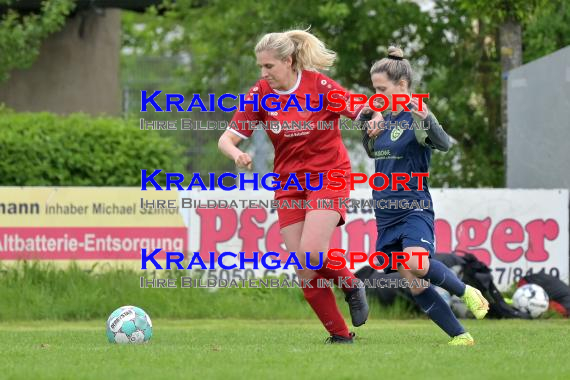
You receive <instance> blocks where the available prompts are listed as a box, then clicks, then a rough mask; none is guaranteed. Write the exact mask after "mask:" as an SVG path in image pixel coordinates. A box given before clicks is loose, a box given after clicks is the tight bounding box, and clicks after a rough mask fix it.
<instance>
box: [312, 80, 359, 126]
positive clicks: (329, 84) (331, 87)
mask: <svg viewBox="0 0 570 380" xmlns="http://www.w3.org/2000/svg"><path fill="white" fill-rule="evenodd" d="M318 81H319V83H317V89H318V91H319V93H322V94H325V97H324V103H325V104H324V107H325V108H326V107H327V106H328V105H329V104H332V105H333V106H334V107H337V106H338V105H339V103H338V102H329V101H328V100H327V94H328V93H329V92H330V91H340V92H341V93H340V94H338V93H335V94H332V95H331V97H332V98H333V99H339V100H340V99H342V100H344V101H345V102H346V107H345V109H343V110H342V111H338V112H335V111H331V112H334V113H338V114H340V115H342V116H346V117H348V118H349V119H352V120H355V119H356V118H357V117H358V114H359V113H360V111H361V110H362V108H364V105H360V104H359V105H357V106H355V107H354V111H351V110H350V94H351V92H350V91H347V90H346V89H345V88H344V87H342V86H341V85H340V84H338V83H337V82H335V81H334V80H332V79H330V78H329V77H327V76H326V75H323V74H320V75H319V78H318Z"/></svg>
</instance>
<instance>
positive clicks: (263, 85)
mask: <svg viewBox="0 0 570 380" xmlns="http://www.w3.org/2000/svg"><path fill="white" fill-rule="evenodd" d="M255 53H256V56H257V64H258V66H259V68H260V70H261V79H260V80H259V81H258V82H257V83H256V84H255V85H254V86H253V87H252V88H251V89H250V90H249V93H248V94H247V99H246V100H252V99H254V94H258V101H259V103H260V104H258V106H259V107H258V109H257V111H255V110H254V106H253V105H252V104H246V106H245V109H244V111H243V112H240V111H238V112H236V113H235V114H234V117H233V119H232V122H237V123H238V124H237V125H238V128H237V129H236V128H234V129H228V130H226V131H225V132H224V134H223V135H222V136H221V137H220V140H219V142H218V147H219V148H220V150H221V151H222V152H223V153H224V154H225V155H226V156H227V157H229V158H231V159H232V160H234V161H235V163H236V165H237V166H238V167H240V168H248V169H251V168H252V159H251V156H250V155H249V154H248V153H245V152H242V151H241V150H240V149H239V148H238V147H237V146H238V145H239V143H240V142H241V141H242V140H244V139H247V138H249V137H250V136H251V134H252V133H253V131H254V129H255V128H254V127H253V123H255V122H263V123H269V124H270V125H271V122H273V124H272V125H273V126H274V128H272V129H266V132H267V134H268V136H269V138H270V140H271V142H272V144H273V146H274V148H275V159H274V172H275V173H277V174H279V178H278V180H280V181H282V184H284V183H285V181H286V179H287V178H288V176H289V173H296V174H297V178H298V179H299V182H300V184H301V186H302V188H303V190H298V189H295V190H284V189H279V190H276V191H275V199H276V200H279V201H285V200H287V201H291V200H308V201H311V204H312V207H313V209H309V208H289V209H287V208H281V207H280V208H278V210H277V212H278V218H279V226H280V229H281V235H282V237H283V240H284V242H285V245H286V247H287V249H288V250H289V251H292V252H300V253H302V254H303V255H304V253H305V252H310V257H311V259H310V260H311V264H313V265H315V264H318V263H319V262H320V258H319V255H320V253H323V256H324V253H325V252H326V251H327V250H328V249H329V242H330V240H331V237H332V234H333V232H334V229H335V228H336V227H337V226H341V225H343V224H344V223H345V218H346V209H345V208H344V207H341V205H340V202H339V200H340V199H341V198H347V197H348V196H349V193H350V189H349V188H348V187H347V189H345V190H340V191H333V190H327V189H326V185H327V183H328V182H327V180H326V173H327V172H328V171H329V170H331V169H342V170H345V171H346V172H347V174H349V173H350V170H351V166H350V160H349V156H348V152H347V150H346V148H345V146H344V144H343V142H342V138H341V131H340V128H339V119H340V116H341V115H344V116H346V117H349V118H351V119H355V118H356V117H357V115H358V112H359V111H360V108H357V109H355V111H354V112H350V111H348V110H346V111H341V112H340V113H335V112H331V111H327V110H326V107H327V105H328V104H329V103H327V93H328V92H329V91H332V90H340V91H341V94H344V95H339V96H343V98H344V99H345V100H347V99H348V95H349V93H348V92H347V91H346V90H345V89H344V88H342V87H341V86H340V85H339V84H338V83H336V82H335V81H333V80H332V79H330V78H329V77H327V76H326V75H323V74H321V73H320V72H319V71H318V70H326V69H328V68H330V67H331V66H332V65H333V63H334V61H335V58H336V54H335V53H334V52H333V51H331V50H329V49H327V48H326V47H325V45H324V44H323V42H322V41H320V40H319V39H318V38H317V37H315V36H314V35H312V34H311V33H309V32H307V31H303V30H291V31H287V32H283V33H269V34H266V35H265V36H263V37H262V38H261V40H260V41H259V42H258V43H257V45H256V47H255ZM267 94H275V96H278V100H275V99H271V101H270V102H268V104H269V105H270V104H271V103H276V102H278V103H280V107H279V110H276V111H266V110H264V109H263V107H262V105H261V100H262V98H263V96H265V95H267ZM293 94H294V95H295V96H296V98H297V100H298V102H299V104H300V105H301V107H302V108H303V109H304V111H301V110H299V109H298V108H296V107H291V108H289V109H288V110H286V111H285V110H284V108H285V105H286V104H287V102H288V101H289V100H290V99H289V98H290V97H291V95H293ZM307 95H309V97H310V103H309V104H310V105H311V108H313V109H315V108H320V111H308V110H305V106H306V101H307ZM319 95H320V97H319ZM319 103H321V104H320V106H321V107H319ZM334 105H337V106H338V104H334ZM240 122H241V123H240ZM294 122H296V123H297V125H299V123H301V122H305V125H308V126H310V128H302V129H298V130H296V129H294V128H285V126H286V125H287V126H289V127H290V126H292V125H295V124H294ZM322 122H327V123H331V122H332V124H333V126H334V128H333V129H325V128H321V129H319V126H320V125H321V126H322ZM282 126H283V127H282ZM305 173H310V180H309V184H306V183H305V181H306V180H305V178H306V177H305ZM319 176H322V178H323V179H322V187H321V190H314V191H311V190H308V189H307V185H311V186H317V185H318V184H319V183H320V181H321V180H320V178H319ZM318 199H327V200H332V201H333V202H334V207H333V208H328V209H318V208H317V207H316V206H317V200H318ZM297 274H298V276H299V277H300V278H301V279H306V280H313V281H311V284H312V286H313V287H312V288H309V287H304V288H303V293H304V296H305V299H306V300H307V301H308V302H309V304H310V305H311V307H312V308H313V310H314V311H315V313H316V314H317V316H318V317H319V319H320V320H321V322H322V323H323V325H324V327H325V328H326V329H327V331H328V332H329V334H330V337H329V338H328V339H327V343H352V341H353V336H354V334H353V333H351V332H349V330H348V327H347V325H346V323H345V322H344V319H343V317H342V314H341V313H340V311H339V309H338V306H337V304H336V300H335V296H334V294H333V292H332V289H330V288H326V287H324V288H318V287H317V286H316V282H317V280H316V279H318V278H325V279H327V280H330V279H333V280H334V281H335V283H336V284H337V285H339V287H341V288H342V290H343V291H344V293H345V295H346V297H345V299H346V301H347V302H348V305H349V308H350V314H351V317H352V324H353V325H354V326H361V325H363V324H364V323H365V322H366V319H367V318H368V303H367V301H366V293H365V289H364V288H363V286H362V284H361V283H360V282H359V280H358V279H357V278H356V277H355V276H354V275H353V274H352V273H351V272H350V271H349V270H348V269H347V268H344V269H341V270H332V269H329V268H326V261H325V262H324V263H323V265H322V267H321V269H318V270H315V271H312V270H309V269H303V270H297ZM340 279H344V280H348V279H349V280H348V281H345V282H343V281H340Z"/></svg>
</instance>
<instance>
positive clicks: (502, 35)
mask: <svg viewBox="0 0 570 380" xmlns="http://www.w3.org/2000/svg"><path fill="white" fill-rule="evenodd" d="M499 45H500V52H501V72H502V76H501V77H502V81H501V82H502V87H501V128H500V129H499V139H500V141H502V143H503V158H504V163H505V165H507V125H508V120H507V88H508V87H507V83H508V76H509V71H511V70H512V69H514V68H516V67H519V66H520V65H522V31H521V24H520V22H518V21H515V20H514V19H508V20H506V21H505V22H503V23H502V24H501V25H500V27H499ZM505 181H506V178H505Z"/></svg>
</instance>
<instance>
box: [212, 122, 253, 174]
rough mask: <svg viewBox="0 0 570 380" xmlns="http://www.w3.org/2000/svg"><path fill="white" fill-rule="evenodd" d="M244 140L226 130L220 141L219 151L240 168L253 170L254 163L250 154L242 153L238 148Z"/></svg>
mask: <svg viewBox="0 0 570 380" xmlns="http://www.w3.org/2000/svg"><path fill="white" fill-rule="evenodd" d="M242 141H243V139H242V138H241V137H239V136H238V135H236V134H235V133H233V132H232V131H230V130H226V131H225V132H224V133H223V134H222V135H221V136H220V139H219V140H218V149H220V151H221V152H222V153H223V154H224V155H225V156H226V157H228V158H230V159H232V160H233V161H234V162H235V164H236V166H237V167H238V168H242V169H248V170H251V169H252V164H253V161H252V159H251V156H250V155H249V154H248V153H244V152H242V151H241V150H240V149H239V148H238V147H237V146H238V145H239V143H240V142H242Z"/></svg>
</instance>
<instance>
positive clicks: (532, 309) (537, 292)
mask: <svg viewBox="0 0 570 380" xmlns="http://www.w3.org/2000/svg"><path fill="white" fill-rule="evenodd" d="M549 301H550V300H549V298H548V294H546V292H545V291H544V289H543V288H542V287H541V286H539V285H536V284H526V285H523V286H521V287H520V288H518V289H517V291H516V292H515V294H514V295H513V306H514V307H515V308H516V309H518V310H520V311H523V312H526V313H528V314H530V316H531V317H532V318H538V317H540V316H541V315H542V314H543V313H544V312H545V311H546V310H548V302H549Z"/></svg>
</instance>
